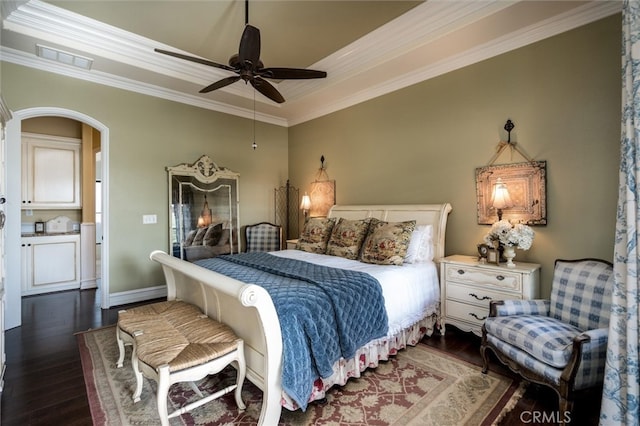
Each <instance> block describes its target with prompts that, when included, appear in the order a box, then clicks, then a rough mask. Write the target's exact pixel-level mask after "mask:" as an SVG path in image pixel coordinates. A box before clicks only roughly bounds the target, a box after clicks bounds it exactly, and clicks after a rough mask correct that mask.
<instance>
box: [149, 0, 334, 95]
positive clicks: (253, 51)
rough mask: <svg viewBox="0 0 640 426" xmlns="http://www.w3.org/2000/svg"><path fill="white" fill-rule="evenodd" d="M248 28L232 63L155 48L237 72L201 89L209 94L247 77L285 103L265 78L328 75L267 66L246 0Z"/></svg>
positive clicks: (258, 34)
mask: <svg viewBox="0 0 640 426" xmlns="http://www.w3.org/2000/svg"><path fill="white" fill-rule="evenodd" d="M245 4H246V15H245V27H244V31H243V32H242V37H241V38H240V47H239V48H238V54H236V55H233V56H231V58H229V65H223V64H219V63H217V62H213V61H209V60H207V59H202V58H198V57H194V56H189V55H184V54H181V53H177V52H171V51H168V50H163V49H155V51H156V52H158V53H162V54H164V55H169V56H173V57H176V58H180V59H184V60H187V61H192V62H196V63H199V64H203V65H207V66H211V67H215V68H220V69H223V70H226V71H231V72H234V73H235V74H236V75H234V76H230V77H226V78H223V79H222V80H218V81H216V82H214V83H212V84H210V85H209V86H207V87H205V88H203V89H202V90H200V93H209V92H212V91H214V90H217V89H220V88H223V87H225V86H228V85H230V84H233V83H235V82H236V81H239V80H244V82H245V84H246V83H249V84H251V85H252V86H253V87H254V88H255V89H256V90H257V91H258V92H260V93H262V94H263V95H264V96H266V97H267V98H269V99H271V100H272V101H274V102H276V103H279V104H281V103H283V102H284V97H283V96H282V95H281V94H280V92H278V90H277V89H276V88H275V87H274V86H273V85H272V84H271V83H269V82H268V81H267V80H265V78H269V79H275V80H306V79H314V78H325V77H326V76H327V73H326V72H325V71H316V70H309V69H304V68H272V67H270V68H264V64H263V63H262V61H261V60H260V30H259V29H258V28H256V27H254V26H253V25H250V24H249V2H248V1H246V3H245Z"/></svg>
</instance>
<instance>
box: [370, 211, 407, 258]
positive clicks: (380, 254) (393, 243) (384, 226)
mask: <svg viewBox="0 0 640 426" xmlns="http://www.w3.org/2000/svg"><path fill="white" fill-rule="evenodd" d="M415 227H416V221H415V220H408V221H406V222H383V221H381V220H377V219H374V220H372V221H371V225H370V226H369V233H368V234H367V239H366V240H365V241H364V244H363V245H362V255H361V256H360V260H361V261H362V262H365V263H375V264H378V265H402V263H403V262H404V257H405V255H406V254H407V248H408V247H409V241H411V234H412V233H413V230H414V229H415Z"/></svg>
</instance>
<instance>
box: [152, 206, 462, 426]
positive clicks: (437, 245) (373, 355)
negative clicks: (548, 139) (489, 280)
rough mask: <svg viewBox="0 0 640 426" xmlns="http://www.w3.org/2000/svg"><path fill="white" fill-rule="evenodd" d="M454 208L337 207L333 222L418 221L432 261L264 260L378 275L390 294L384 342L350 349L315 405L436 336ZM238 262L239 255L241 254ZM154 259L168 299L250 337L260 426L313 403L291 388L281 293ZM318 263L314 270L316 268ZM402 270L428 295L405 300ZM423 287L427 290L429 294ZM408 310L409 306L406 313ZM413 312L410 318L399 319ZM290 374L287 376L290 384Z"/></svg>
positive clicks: (319, 384)
mask: <svg viewBox="0 0 640 426" xmlns="http://www.w3.org/2000/svg"><path fill="white" fill-rule="evenodd" d="M450 211H451V206H450V205H449V204H448V203H444V204H421V205H362V206H348V205H345V206H340V205H337V206H334V207H333V208H332V209H331V211H330V213H329V218H336V220H338V219H337V218H343V219H345V220H352V221H355V220H359V219H366V218H375V219H378V220H380V221H386V222H394V223H395V222H405V221H415V222H416V226H422V227H423V228H424V227H425V226H427V227H428V228H429V230H430V237H431V240H430V241H431V244H430V249H431V250H432V252H431V254H430V257H431V258H432V259H433V261H432V262H423V263H421V264H407V265H402V266H390V267H385V266H382V265H367V264H363V263H362V262H358V261H357V260H350V259H344V258H341V257H339V256H330V255H323V254H313V253H308V252H305V251H301V250H284V251H281V252H273V253H270V254H266V255H265V256H263V257H265V258H266V257H269V256H271V258H273V257H279V258H282V259H283V260H282V261H283V262H285V263H287V264H290V265H291V267H292V268H293V269H296V265H299V264H297V263H296V262H305V265H307V264H309V268H312V269H314V270H315V268H316V266H315V265H319V264H323V263H326V264H328V266H330V267H332V268H334V269H342V268H345V269H344V270H345V271H347V270H356V271H360V272H353V273H354V274H356V273H362V275H370V276H372V277H374V278H375V279H376V280H378V281H380V286H378V287H379V288H381V291H382V293H383V295H384V305H385V306H384V307H383V308H382V309H383V310H385V311H388V312H386V313H387V317H386V321H387V322H386V323H385V327H386V328H385V330H384V332H383V333H382V335H380V330H379V329H380V327H378V331H377V333H378V334H374V335H375V336H378V337H376V338H373V339H371V340H368V341H366V342H364V343H362V344H361V343H358V347H357V348H356V349H355V350H350V351H349V352H348V353H349V354H350V356H349V357H348V358H343V357H341V358H340V359H338V360H337V361H335V362H334V363H333V364H332V365H331V370H332V371H331V372H330V373H331V374H327V372H326V371H325V372H324V373H323V374H322V378H321V379H317V380H314V382H313V383H312V384H311V392H310V394H309V397H308V401H312V400H315V399H320V398H323V397H324V394H325V392H326V391H327V390H328V389H329V388H330V387H331V386H333V385H336V384H338V385H342V384H344V383H345V382H346V381H347V380H348V378H350V377H357V376H359V375H360V373H361V372H362V371H364V370H365V369H366V368H375V367H376V366H377V365H378V362H379V361H380V360H385V359H388V357H389V356H390V355H393V354H395V353H396V352H397V351H398V350H400V349H402V348H404V347H405V346H406V345H415V344H417V343H418V342H419V340H420V339H421V338H422V337H423V336H424V335H430V334H431V333H432V332H433V330H434V328H435V327H436V326H437V324H438V322H439V315H440V310H439V295H440V287H439V283H438V277H437V271H438V268H437V265H436V263H437V261H438V259H440V258H441V257H443V256H444V241H445V231H446V224H447V218H448V214H449V212H450ZM235 257H236V258H238V256H235ZM151 259H152V260H154V261H156V262H158V263H160V264H161V265H162V268H163V271H164V274H165V279H166V283H167V292H168V293H167V298H168V300H174V299H181V300H184V301H187V302H190V303H193V304H195V305H197V306H198V307H200V308H201V309H202V310H203V311H204V312H206V313H207V315H209V316H210V317H211V318H213V319H215V320H217V321H220V322H223V323H226V324H229V325H230V326H231V327H232V328H233V330H234V331H235V333H236V334H237V335H238V336H240V337H242V338H243V339H244V341H245V357H246V361H247V378H248V379H249V380H250V381H251V382H253V383H254V384H255V385H256V386H257V387H258V388H260V389H261V390H262V391H263V395H264V396H263V404H262V410H261V413H260V420H259V424H277V423H278V420H279V418H280V413H281V410H282V408H283V407H285V408H287V409H291V410H293V409H297V408H300V407H302V408H304V407H305V406H306V402H307V401H300V399H299V398H292V397H291V395H289V394H288V393H287V392H286V391H284V387H286V385H287V383H288V382H287V381H286V378H287V377H289V376H290V375H291V372H290V371H288V370H289V369H290V365H289V364H290V363H289V362H288V361H287V359H288V357H287V354H290V353H291V352H290V351H289V352H287V353H283V341H284V342H285V343H288V342H289V334H288V331H287V327H286V323H287V319H286V318H284V317H283V318H282V326H283V327H284V328H283V329H281V321H280V319H279V317H278V311H277V309H276V305H278V306H279V307H280V305H279V302H278V299H277V298H276V296H275V295H274V298H273V299H272V297H271V295H270V293H269V292H268V291H267V290H266V288H268V286H267V287H263V286H262V285H256V284H252V283H251V282H253V281H252V280H245V281H243V280H241V279H236V278H232V276H233V275H232V274H229V275H231V276H228V275H225V274H223V273H219V272H216V271H214V270H210V269H207V268H204V267H202V266H199V265H197V264H191V263H189V262H186V261H183V260H180V259H177V258H175V257H173V256H169V255H167V254H166V253H164V252H161V251H155V252H153V253H152V254H151ZM261 260H262V259H261ZM238 261H240V260H238ZM311 264H313V265H314V266H310V265H311ZM394 270H395V271H398V270H402V271H405V272H407V273H409V275H413V276H414V277H418V278H419V277H422V278H424V279H423V280H422V281H420V280H418V279H417V278H416V279H415V280H414V281H415V283H413V284H410V285H411V286H413V287H414V288H416V289H417V290H418V292H419V293H420V294H421V296H420V297H416V296H415V293H411V296H409V299H407V298H406V297H405V299H402V298H400V297H398V295H399V294H401V293H403V291H400V290H399V288H401V286H400V284H401V283H399V282H398V281H397V280H398V278H397V277H394V276H393V275H392V273H393V271H394ZM305 273H306V272H305ZM349 273H351V272H349ZM349 276H351V275H349ZM356 277H360V275H356ZM369 278H370V277H369ZM257 279H258V278H257ZM385 280H387V281H389V280H390V282H391V283H393V282H396V283H397V284H396V285H395V287H393V285H392V286H391V287H389V285H388V284H383V281H385ZM412 280H413V279H412ZM412 280H407V282H409V281H412ZM402 281H405V278H402ZM421 282H423V284H420V283H421ZM416 283H417V284H416ZM428 283H430V284H428ZM403 285H404V284H403ZM421 285H423V287H424V288H422V289H421V288H420V286H421ZM385 289H386V290H385ZM390 289H391V290H390ZM409 302H411V303H409ZM274 303H275V304H274ZM409 305H411V306H409ZM394 306H395V307H394ZM400 306H402V309H400V308H399V307H400ZM405 311H406V312H407V313H408V315H399V313H404V312H405ZM283 333H284V334H283ZM283 339H284V340H283ZM285 346H286V345H285ZM289 357H290V356H289ZM283 360H284V361H283ZM287 372H288V374H287ZM283 377H285V383H284V387H283ZM300 402H302V403H300Z"/></svg>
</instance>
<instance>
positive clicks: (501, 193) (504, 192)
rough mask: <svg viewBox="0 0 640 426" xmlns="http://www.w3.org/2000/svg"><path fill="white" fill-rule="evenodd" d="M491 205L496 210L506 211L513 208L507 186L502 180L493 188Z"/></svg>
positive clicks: (499, 179) (497, 181) (498, 180)
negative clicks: (505, 209)
mask: <svg viewBox="0 0 640 426" xmlns="http://www.w3.org/2000/svg"><path fill="white" fill-rule="evenodd" d="M491 205H492V206H493V207H494V208H496V209H504V208H508V207H511V206H513V202H512V201H511V196H510V195H509V190H508V189H507V185H506V184H505V183H504V182H502V179H501V178H498V179H497V180H496V184H495V185H494V187H493V194H492V196H491Z"/></svg>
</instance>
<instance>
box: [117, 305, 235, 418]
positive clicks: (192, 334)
mask: <svg viewBox="0 0 640 426" xmlns="http://www.w3.org/2000/svg"><path fill="white" fill-rule="evenodd" d="M117 340H118V347H119V349H120V356H119V358H118V367H121V366H122V363H123V360H124V346H125V345H126V344H131V345H132V346H133V350H132V357H131V364H132V367H133V370H134V373H135V376H136V390H135V392H134V395H133V399H134V401H135V402H138V401H139V400H140V395H141V393H142V384H143V379H142V377H143V376H145V377H147V378H149V379H153V380H155V381H156V382H157V384H158V391H157V406H158V415H159V416H160V420H161V422H162V425H163V426H165V425H168V424H169V418H172V417H176V416H179V415H181V414H183V413H185V412H187V411H190V410H192V409H194V408H196V407H199V406H201V405H203V404H206V403H207V402H209V401H212V400H214V399H216V398H219V397H221V396H222V395H225V394H227V393H229V392H231V391H233V390H235V400H236V404H237V405H238V408H239V409H241V410H243V409H244V408H245V405H244V403H243V401H242V398H241V392H242V383H243V382H244V378H245V374H246V366H245V359H244V342H243V340H242V339H239V338H238V337H237V336H236V335H235V333H234V332H233V330H231V328H229V327H228V326H227V325H225V324H222V323H220V322H218V321H215V320H213V319H211V318H209V317H208V316H206V315H204V314H203V313H202V312H201V311H200V310H199V309H198V308H197V307H195V306H194V305H191V304H189V303H185V302H182V301H167V302H160V303H154V304H151V305H145V306H140V307H136V308H133V309H130V310H123V311H120V312H119V313H118V326H117ZM229 364H232V365H233V366H234V367H235V368H236V370H237V375H236V383H235V384H234V385H231V386H228V387H226V388H224V389H221V390H219V391H217V392H215V393H213V394H211V395H208V396H203V395H202V393H201V392H200V391H199V390H198V389H197V387H196V386H195V384H194V383H193V382H195V381H197V380H200V379H202V378H204V377H206V376H207V375H210V374H216V373H218V372H220V371H221V370H222V369H223V368H225V367H226V366H227V365H229ZM178 382H190V383H191V384H192V387H193V388H194V390H195V391H196V393H197V394H198V395H199V396H201V399H199V400H197V401H195V402H193V403H191V404H188V405H186V406H184V407H181V408H179V409H177V410H175V411H174V412H172V413H170V414H168V412H167V394H168V392H169V387H170V386H171V385H172V384H174V383H178Z"/></svg>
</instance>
